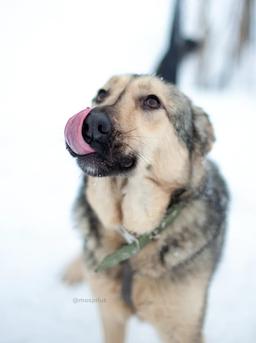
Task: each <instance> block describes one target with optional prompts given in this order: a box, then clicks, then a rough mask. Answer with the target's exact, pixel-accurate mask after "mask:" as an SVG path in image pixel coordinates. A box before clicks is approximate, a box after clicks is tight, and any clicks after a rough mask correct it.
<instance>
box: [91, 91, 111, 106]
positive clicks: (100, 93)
mask: <svg viewBox="0 0 256 343" xmlns="http://www.w3.org/2000/svg"><path fill="white" fill-rule="evenodd" d="M107 95H108V91H106V90H105V89H100V90H99V91H98V93H97V95H96V98H95V100H94V101H95V102H96V103H97V104H99V103H101V102H102V101H103V100H104V99H105V98H106V97H107Z"/></svg>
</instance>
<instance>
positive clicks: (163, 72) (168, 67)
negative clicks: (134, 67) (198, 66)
mask: <svg viewBox="0 0 256 343" xmlns="http://www.w3.org/2000/svg"><path fill="white" fill-rule="evenodd" d="M181 6H182V0H176V3H175V9H174V20H173V23H172V25H171V29H170V44H169V47H168V50H167V52H166V53H165V55H164V57H163V59H162V61H161V62H160V64H159V66H158V68H157V70H156V74H157V75H158V76H160V77H163V78H164V79H165V80H166V81H168V82H171V83H173V84H177V79H178V70H179V66H180V63H181V61H182V59H183V58H184V56H186V55H187V54H188V53H190V52H192V51H194V50H196V49H197V48H198V47H199V46H200V42H197V41H195V40H192V39H186V38H184V37H183V35H182V31H181Z"/></svg>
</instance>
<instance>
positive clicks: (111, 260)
mask: <svg viewBox="0 0 256 343" xmlns="http://www.w3.org/2000/svg"><path fill="white" fill-rule="evenodd" d="M185 206H186V203H185V202H180V203H178V204H175V205H173V206H172V207H171V208H170V210H169V211H168V213H167V214H166V216H165V217H164V219H163V220H162V221H161V223H160V224H159V226H157V227H156V228H155V229H154V230H153V231H151V232H149V233H144V234H143V235H140V236H139V237H137V238H136V239H133V241H132V242H130V243H128V244H125V245H123V246H122V247H121V248H119V249H118V250H116V251H115V252H113V253H112V254H110V255H108V256H106V257H105V258H104V259H103V260H102V261H101V262H100V264H99V265H98V267H97V268H96V272H101V271H104V270H106V269H109V268H112V267H115V266H117V265H118V264H119V263H121V262H123V261H125V260H128V259H129V258H130V257H132V256H134V255H136V254H138V253H139V252H140V251H141V250H142V249H143V248H144V247H145V246H146V245H147V244H149V243H150V242H151V241H153V240H154V239H155V238H156V237H157V236H158V235H159V234H160V233H161V232H163V231H164V230H165V229H166V228H167V227H168V226H169V225H170V224H172V223H173V222H174V220H175V219H176V218H177V217H178V215H179V214H180V212H181V210H182V209H183V208H184V207H185ZM131 236H132V235H131Z"/></svg>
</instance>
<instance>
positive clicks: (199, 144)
mask: <svg viewBox="0 0 256 343" xmlns="http://www.w3.org/2000/svg"><path fill="white" fill-rule="evenodd" d="M192 125H193V151H194V152H195V153H196V154H200V155H202V156H204V155H206V154H207V153H208V152H209V151H210V150H211V148H212V145H213V143H214V141H215V135H214V131H213V127H212V124H211V122H210V120H209V117H208V115H207V114H206V113H205V112H204V111H203V109H202V108H200V107H197V106H194V105H192Z"/></svg>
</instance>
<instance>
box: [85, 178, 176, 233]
mask: <svg viewBox="0 0 256 343" xmlns="http://www.w3.org/2000/svg"><path fill="white" fill-rule="evenodd" d="M86 195H87V199H88V201H89V203H90V205H91V206H92V208H93V210H94V211H95V212H96V214H97V216H98V218H99V220H100V221H101V223H102V224H103V226H104V228H105V229H106V230H117V229H118V228H119V227H120V226H124V227H125V228H126V229H127V230H129V231H131V232H135V233H136V234H142V233H144V232H148V231H151V230H153V229H154V228H155V227H156V226H157V225H158V224H159V222H160V221H161V219H162V216H163V215H164V212H165V209H166V207H167V205H168V202H169V194H168V193H166V192H164V191H163V190H162V189H161V188H159V187H156V185H155V184H153V183H151V182H150V181H148V180H147V179H146V178H145V177H144V176H143V175H142V176H140V177H138V176H137V177H134V178H129V179H127V178H123V177H122V178H101V179H94V178H89V180H88V185H87V193H86Z"/></svg>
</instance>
